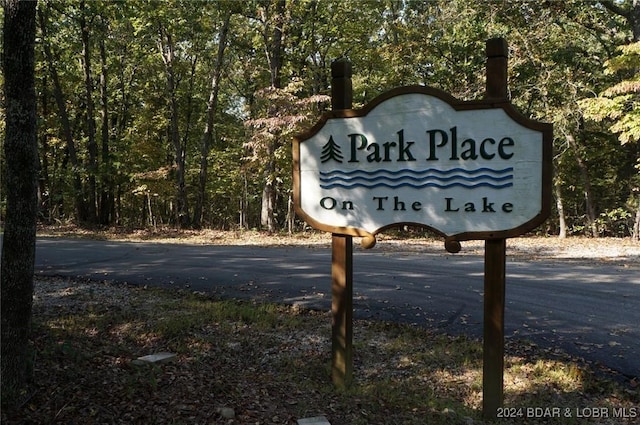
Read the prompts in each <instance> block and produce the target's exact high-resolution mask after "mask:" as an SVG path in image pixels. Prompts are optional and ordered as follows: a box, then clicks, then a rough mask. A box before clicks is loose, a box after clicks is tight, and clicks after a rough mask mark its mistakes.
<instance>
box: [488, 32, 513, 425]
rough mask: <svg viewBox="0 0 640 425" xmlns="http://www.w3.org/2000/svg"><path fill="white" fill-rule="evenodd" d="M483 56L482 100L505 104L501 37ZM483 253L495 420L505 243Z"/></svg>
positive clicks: (491, 242) (500, 388) (500, 389)
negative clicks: (483, 90)
mask: <svg viewBox="0 0 640 425" xmlns="http://www.w3.org/2000/svg"><path fill="white" fill-rule="evenodd" d="M486 54H487V69H486V73H487V75H486V78H487V92H486V98H487V99H495V100H498V101H506V100H507V98H508V88H507V59H508V55H509V53H508V47H507V42H506V41H505V40H504V39H502V38H494V39H491V40H488V41H487V50H486ZM484 250H485V251H484V252H485V253H484V332H483V362H482V414H483V416H484V417H485V419H495V418H496V416H497V412H498V408H499V407H501V406H502V404H503V402H504V305H505V279H506V240H505V239H487V240H485V248H484Z"/></svg>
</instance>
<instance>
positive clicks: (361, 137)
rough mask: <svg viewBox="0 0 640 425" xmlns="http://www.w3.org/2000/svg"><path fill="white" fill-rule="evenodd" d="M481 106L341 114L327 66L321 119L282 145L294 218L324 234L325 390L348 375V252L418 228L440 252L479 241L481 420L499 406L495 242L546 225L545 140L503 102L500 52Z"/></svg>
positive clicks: (393, 103) (380, 100)
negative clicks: (327, 93) (288, 157)
mask: <svg viewBox="0 0 640 425" xmlns="http://www.w3.org/2000/svg"><path fill="white" fill-rule="evenodd" d="M486 56H487V63H486V94H485V99H484V100H480V101H471V102H467V101H460V100H457V99H455V98H454V97H452V96H451V95H449V94H447V93H445V92H442V91H440V90H437V89H433V88H428V87H422V86H413V87H401V88H397V89H393V90H391V91H390V92H388V93H385V94H383V95H381V96H379V97H377V98H376V99H374V100H373V101H372V102H371V103H369V104H368V105H367V106H366V107H365V108H364V109H362V110H353V109H351V99H352V94H353V93H352V88H351V65H350V63H349V62H348V61H346V60H339V61H336V62H334V63H332V65H331V74H332V81H331V85H332V96H331V97H332V99H331V103H332V108H333V110H332V111H331V112H329V113H326V114H325V115H324V116H323V117H322V119H321V120H320V121H319V122H318V124H316V125H315V126H314V127H313V128H311V129H310V130H309V131H307V132H306V133H304V134H302V135H300V136H298V137H296V138H295V139H294V141H293V183H294V184H293V197H294V205H295V208H296V212H297V213H298V214H299V215H300V216H301V217H302V218H303V219H304V220H305V221H306V222H307V223H309V224H311V225H312V226H313V227H315V228H316V229H319V230H324V231H328V232H331V233H333V237H332V254H331V256H332V260H331V276H332V283H331V291H332V302H331V312H332V337H331V340H332V342H331V345H332V347H331V351H332V380H333V382H334V384H335V385H336V386H338V387H341V388H344V387H347V386H349V383H350V382H351V380H352V375H353V344H352V337H353V323H352V319H353V318H352V314H353V305H352V303H353V258H352V257H353V246H352V237H353V236H361V237H363V241H362V244H363V245H364V246H365V247H366V248H370V247H372V246H373V245H375V241H376V240H375V235H376V234H377V233H379V232H381V231H383V230H384V229H386V228H389V227H392V226H398V225H403V224H415V225H420V226H424V227H428V228H430V229H432V230H433V231H435V232H436V233H439V234H440V235H442V236H444V237H445V248H446V249H447V250H448V251H450V252H458V251H459V250H460V242H459V241H462V240H470V239H484V240H485V261H484V263H485V270H484V323H483V380H482V393H483V400H482V410H483V416H484V417H485V418H487V419H496V417H497V412H498V410H499V408H500V406H502V403H503V399H504V393H503V372H504V306H505V281H506V238H509V237H513V236H518V235H521V234H523V233H525V232H527V231H530V230H532V229H534V228H535V227H536V226H538V225H540V224H541V223H542V222H543V221H544V220H545V219H546V218H547V217H548V215H549V213H550V200H551V167H552V158H551V150H552V140H553V130H552V126H551V125H550V124H545V123H540V122H536V121H532V120H530V119H527V118H526V117H524V116H523V115H521V114H520V113H518V112H517V111H516V110H515V109H514V108H513V106H512V105H511V103H510V102H509V101H508V98H507V97H508V88H507V59H508V46H507V42H506V40H504V39H502V38H495V39H491V40H488V41H487V45H486Z"/></svg>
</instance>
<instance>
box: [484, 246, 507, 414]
mask: <svg viewBox="0 0 640 425" xmlns="http://www.w3.org/2000/svg"><path fill="white" fill-rule="evenodd" d="M484 250H485V251H484V338H483V361H482V413H483V416H484V417H485V418H487V419H494V418H496V414H497V411H498V408H499V407H501V406H502V403H503V400H504V389H503V380H504V301H505V269H506V268H505V264H506V240H505V239H488V240H486V241H485V247H484Z"/></svg>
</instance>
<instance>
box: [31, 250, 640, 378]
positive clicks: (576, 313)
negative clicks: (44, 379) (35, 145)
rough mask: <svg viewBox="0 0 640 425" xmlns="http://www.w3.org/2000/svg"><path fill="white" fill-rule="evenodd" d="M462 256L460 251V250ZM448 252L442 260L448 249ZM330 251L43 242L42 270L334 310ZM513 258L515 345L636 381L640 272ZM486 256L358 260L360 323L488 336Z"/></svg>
mask: <svg viewBox="0 0 640 425" xmlns="http://www.w3.org/2000/svg"><path fill="white" fill-rule="evenodd" d="M463 249H464V248H463ZM443 251H444V250H443ZM330 257H331V255H330V252H329V251H328V250H327V249H320V248H301V247H288V248H282V247H278V248H275V247H270V248H265V247H246V246H194V245H172V244H154V243H124V242H105V241H87V240H66V239H59V238H40V239H38V242H37V254H36V272H37V274H40V275H58V276H82V277H89V278H93V279H101V280H110V281H119V282H128V283H133V284H138V285H143V284H144V285H158V286H165V287H177V288H184V287H188V288H190V289H192V290H196V291H203V292H210V293H215V294H218V295H221V296H226V297H242V298H254V299H261V300H268V301H275V302H285V303H291V304H301V305H304V306H308V307H312V308H319V309H327V310H328V309H329V308H330V302H331V292H330V262H331V258H330ZM638 260H639V259H638V258H637V257H636V258H633V259H629V260H628V261H626V262H622V261H620V262H615V263H614V262H611V263H606V262H593V261H586V260H581V261H578V260H575V261H571V260H567V261H562V262H561V261H549V260H545V261H535V262H523V261H512V260H510V259H508V260H507V294H506V299H507V305H506V319H505V322H506V323H505V334H506V336H507V338H526V339H530V340H532V341H534V342H536V343H537V344H538V345H540V346H542V347H548V348H554V347H559V348H561V349H563V350H564V351H566V352H568V353H570V354H574V355H579V356H581V357H584V358H586V359H587V360H590V361H593V362H596V363H602V364H604V365H606V366H608V367H611V368H613V369H615V370H617V371H619V372H620V373H622V374H623V375H625V376H627V377H629V378H631V377H638V376H640V326H638V325H639V324H640V264H638V263H639V261H638ZM482 296H483V258H482V257H481V256H472V255H443V254H422V253H421V254H417V253H414V254H406V253H405V254H399V253H384V252H380V251H379V250H375V249H374V250H371V251H357V252H356V253H355V256H354V310H355V316H356V317H360V318H378V319H383V320H392V321H402V322H410V323H417V324H419V325H424V326H428V327H432V328H440V329H443V330H446V331H447V332H449V333H452V334H460V333H465V334H469V335H471V336H474V337H480V336H481V335H482Z"/></svg>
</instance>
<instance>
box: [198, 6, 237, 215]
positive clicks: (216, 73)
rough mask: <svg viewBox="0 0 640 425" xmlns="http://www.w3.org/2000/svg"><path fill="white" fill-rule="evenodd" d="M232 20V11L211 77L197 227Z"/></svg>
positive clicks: (201, 164) (223, 25)
mask: <svg viewBox="0 0 640 425" xmlns="http://www.w3.org/2000/svg"><path fill="white" fill-rule="evenodd" d="M230 22H231V13H227V15H226V17H225V20H224V23H223V24H222V28H221V29H220V39H219V41H218V55H217V57H216V63H215V65H214V68H213V76H212V77H211V91H210V92H209V101H208V102H207V122H206V124H205V128H204V134H203V135H202V142H201V144H200V174H199V176H198V198H197V201H196V206H195V210H194V212H193V224H194V226H196V227H202V216H203V211H204V205H205V203H206V199H207V196H206V187H207V180H208V170H209V158H208V157H209V151H210V150H211V143H212V141H213V125H214V119H215V113H216V110H217V109H218V93H219V91H220V75H221V74H222V63H223V59H224V50H225V48H226V45H227V34H228V32H229V24H230Z"/></svg>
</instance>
